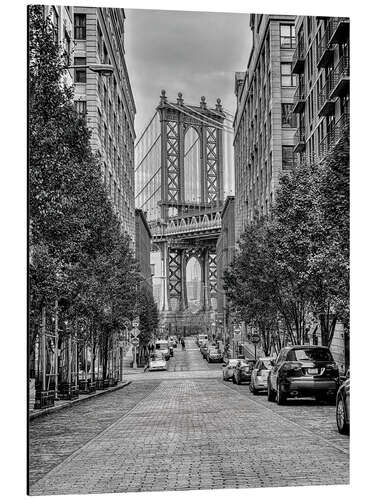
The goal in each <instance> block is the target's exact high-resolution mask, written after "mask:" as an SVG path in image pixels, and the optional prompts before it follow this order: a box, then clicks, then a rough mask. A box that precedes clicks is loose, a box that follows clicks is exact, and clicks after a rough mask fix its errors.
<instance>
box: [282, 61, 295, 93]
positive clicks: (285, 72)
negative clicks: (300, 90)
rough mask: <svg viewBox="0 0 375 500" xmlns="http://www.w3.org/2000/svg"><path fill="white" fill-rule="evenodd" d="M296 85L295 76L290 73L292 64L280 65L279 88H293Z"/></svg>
mask: <svg viewBox="0 0 375 500" xmlns="http://www.w3.org/2000/svg"><path fill="white" fill-rule="evenodd" d="M295 85H296V75H293V73H292V63H281V86H282V87H294V86H295Z"/></svg>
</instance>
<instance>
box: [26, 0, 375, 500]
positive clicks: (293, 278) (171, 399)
mask: <svg viewBox="0 0 375 500" xmlns="http://www.w3.org/2000/svg"><path fill="white" fill-rule="evenodd" d="M105 3H107V2H105ZM115 3H116V2H115ZM123 4H124V5H123V7H119V6H115V7H110V6H108V5H104V6H102V5H101V4H100V2H99V1H94V0H93V1H92V2H91V3H90V2H81V6H79V5H69V6H64V5H62V4H61V3H60V4H58V5H51V4H48V5H47V4H45V5H41V4H29V5H27V6H26V5H25V9H27V26H25V31H26V30H27V191H28V200H27V215H28V217H27V246H28V251H27V302H28V307H27V494H28V495H31V496H48V495H73V494H74V495H77V494H107V493H123V494H124V493H134V492H142V493H151V492H181V491H185V492H190V493H191V494H194V491H196V490H222V491H221V495H222V496H221V497H222V498H224V495H225V498H231V496H232V495H237V492H236V491H234V490H240V489H259V488H280V487H309V486H310V487H311V486H312V487H316V486H343V485H346V486H347V485H349V483H350V475H349V465H350V429H351V424H350V406H351V403H350V361H351V355H350V345H351V326H350V325H351V321H350V319H351V318H350V237H349V233H350V161H349V160H350V133H351V130H350V65H351V61H350V55H351V51H350V33H351V29H350V19H351V17H350V13H349V12H345V8H344V6H343V7H342V8H341V9H336V7H334V6H333V7H332V9H331V10H332V12H331V15H330V16H327V15H319V9H318V8H317V9H316V12H315V13H314V15H303V14H299V13H298V10H296V11H295V12H294V13H293V12H292V10H291V9H290V8H285V9H284V5H283V3H280V4H279V7H278V8H277V10H276V13H274V14H271V13H270V11H268V10H267V12H268V13H262V12H261V8H260V7H259V3H257V5H256V7H255V8H254V10H252V9H253V7H252V3H251V2H248V4H247V11H245V12H242V13H240V12H238V11H235V12H220V8H219V7H217V8H215V7H214V5H213V6H212V9H215V10H216V11H214V10H207V11H205V10H204V8H203V10H202V11H196V10H195V11H194V10H166V9H163V8H160V9H159V8H158V7H159V6H158V2H155V5H154V6H153V7H152V9H151V8H149V9H138V8H135V5H134V4H132V5H131V7H129V8H128V7H127V5H126V2H125V1H124V2H123ZM117 5H118V2H117ZM202 5H203V4H202ZM218 5H219V4H218ZM203 7H205V5H204V6H203ZM229 7H230V6H229ZM336 10H337V12H336ZM334 14H337V15H336V16H334ZM339 14H340V15H339ZM370 329H371V327H370V328H369V330H370ZM358 333H359V332H358V331H357V332H356V335H357V334H358ZM355 342H359V339H358V335H357V336H356V339H355ZM362 347H363V349H364V350H363V352H362V356H368V360H367V361H365V362H366V363H368V362H370V363H371V362H372V361H371V358H372V355H371V353H366V350H365V348H364V344H362ZM363 361H364V360H363ZM364 381H365V379H363V382H364ZM367 383H368V384H369V385H368V388H369V395H370V393H371V390H372V389H371V390H370V381H368V380H367ZM25 489H26V488H25ZM223 490H224V491H226V493H223ZM304 490H305V489H299V492H300V495H301V496H303V495H304ZM253 491H254V490H248V494H252V492H253ZM278 491H279V490H277V491H276V490H270V491H269V493H270V496H274V495H277V496H278ZM320 491H321V490H320V489H317V490H316V495H320V493H319V492H320ZM333 491H334V490H333ZM129 498H130V497H129ZM142 498H143V496H142ZM186 498H188V497H186ZM189 498H190V496H189ZM201 498H203V497H201ZM241 498H244V497H241ZM283 498H284V497H283ZM315 498H316V497H315ZM335 498H336V497H335ZM337 498H338V497H337Z"/></svg>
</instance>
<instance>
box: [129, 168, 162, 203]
mask: <svg viewBox="0 0 375 500" xmlns="http://www.w3.org/2000/svg"><path fill="white" fill-rule="evenodd" d="M160 170H161V167H159V168H158V169H157V170H156V172H155V173H154V174H153V176H152V177H150V178H149V180H148V181H147V182H146V184H145V185H144V186H143V187H142V189H141V190H140V191H139V192H138V193H137V194H136V195H135V197H136V198H138V196H140V194H141V193H143V191H144V190H145V189H146V187H147V186H148V185H149V184H150V183H151V181H152V180H153V179H154V178H155V176H156V175H157V174H158V173H159V172H160Z"/></svg>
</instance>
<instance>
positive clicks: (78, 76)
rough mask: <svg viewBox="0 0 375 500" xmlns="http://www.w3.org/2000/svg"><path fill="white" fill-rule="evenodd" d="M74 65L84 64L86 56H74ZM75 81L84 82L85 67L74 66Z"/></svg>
mask: <svg viewBox="0 0 375 500" xmlns="http://www.w3.org/2000/svg"><path fill="white" fill-rule="evenodd" d="M74 66H86V57H75V58H74ZM74 81H75V83H86V68H85V67H81V68H75V70H74Z"/></svg>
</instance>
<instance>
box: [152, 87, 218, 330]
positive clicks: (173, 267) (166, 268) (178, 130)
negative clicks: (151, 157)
mask: <svg viewBox="0 0 375 500" xmlns="http://www.w3.org/2000/svg"><path fill="white" fill-rule="evenodd" d="M157 113H158V116H159V119H160V133H159V137H158V139H159V140H160V145H159V149H158V152H160V167H159V170H156V169H155V172H156V174H155V175H157V176H158V183H160V187H159V186H158V190H159V191H158V192H159V194H158V202H157V205H158V206H159V208H158V217H157V218H155V220H151V221H150V223H149V225H150V229H151V233H152V236H153V244H154V248H155V247H157V248H158V249H159V251H160V256H161V270H162V271H161V273H162V300H161V311H160V312H161V323H162V324H163V325H164V326H165V327H166V328H167V329H168V330H169V331H170V332H176V333H183V331H185V332H191V333H192V332H193V331H197V330H198V329H201V330H202V327H203V328H204V329H207V328H209V326H210V322H211V321H212V320H213V319H214V316H215V309H216V293H217V287H216V285H217V284H216V276H217V274H216V243H217V239H218V237H219V234H220V230H221V210H222V206H223V197H224V192H223V136H222V134H223V125H224V120H225V114H224V112H223V108H222V105H221V101H220V99H217V102H216V106H215V108H214V109H210V108H209V107H208V106H207V103H206V99H205V97H202V98H201V101H200V104H199V106H190V105H187V104H185V103H184V99H183V97H182V94H181V93H179V94H178V98H177V101H176V102H169V101H168V99H167V96H166V92H165V90H162V91H161V97H160V103H159V106H158V107H157ZM150 142H152V141H150ZM153 168H154V167H153ZM192 257H195V259H196V260H197V261H198V262H199V264H200V278H201V279H200V293H199V296H200V301H199V302H200V303H199V309H198V311H197V312H195V313H194V314H192V312H191V311H190V310H189V309H188V298H187V286H186V268H187V263H188V262H189V260H190V259H191V258H192ZM192 323H194V325H196V327H195V328H194V325H193V328H191V326H192ZM198 325H199V326H198Z"/></svg>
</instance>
